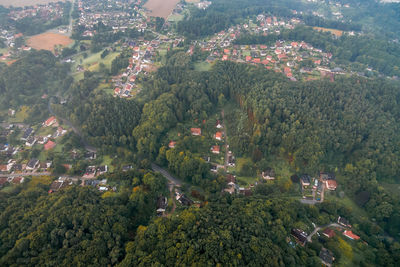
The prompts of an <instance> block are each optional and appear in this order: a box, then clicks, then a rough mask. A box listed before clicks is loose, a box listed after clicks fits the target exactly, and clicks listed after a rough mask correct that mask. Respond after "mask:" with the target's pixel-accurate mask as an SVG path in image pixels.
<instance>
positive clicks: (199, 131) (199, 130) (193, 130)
mask: <svg viewBox="0 0 400 267" xmlns="http://www.w3.org/2000/svg"><path fill="white" fill-rule="evenodd" d="M190 132H191V133H192V134H193V135H201V129H200V128H190Z"/></svg>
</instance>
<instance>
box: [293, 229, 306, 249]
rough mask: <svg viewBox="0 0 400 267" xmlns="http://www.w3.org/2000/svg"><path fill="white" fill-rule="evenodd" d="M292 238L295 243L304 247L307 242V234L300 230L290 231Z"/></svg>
mask: <svg viewBox="0 0 400 267" xmlns="http://www.w3.org/2000/svg"><path fill="white" fill-rule="evenodd" d="M291 234H292V236H293V237H294V238H295V239H296V241H297V242H298V243H299V244H300V245H302V246H304V245H305V243H306V242H307V233H306V232H304V231H302V230H300V229H292V231H291Z"/></svg>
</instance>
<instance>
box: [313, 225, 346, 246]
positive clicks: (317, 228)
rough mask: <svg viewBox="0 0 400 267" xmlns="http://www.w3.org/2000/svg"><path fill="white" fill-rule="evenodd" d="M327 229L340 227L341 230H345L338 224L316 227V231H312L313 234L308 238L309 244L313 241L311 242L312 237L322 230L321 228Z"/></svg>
mask: <svg viewBox="0 0 400 267" xmlns="http://www.w3.org/2000/svg"><path fill="white" fill-rule="evenodd" d="M326 227H339V228H344V227H343V226H341V225H339V224H337V223H331V224H328V225H322V226H317V227H315V229H314V231H312V233H311V234H309V235H308V236H307V242H312V241H311V239H312V237H313V236H314V235H315V234H316V233H317V232H318V231H319V230H321V228H326Z"/></svg>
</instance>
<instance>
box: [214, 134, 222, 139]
mask: <svg viewBox="0 0 400 267" xmlns="http://www.w3.org/2000/svg"><path fill="white" fill-rule="evenodd" d="M215 139H217V140H219V141H221V140H222V133H221V132H217V133H216V134H215Z"/></svg>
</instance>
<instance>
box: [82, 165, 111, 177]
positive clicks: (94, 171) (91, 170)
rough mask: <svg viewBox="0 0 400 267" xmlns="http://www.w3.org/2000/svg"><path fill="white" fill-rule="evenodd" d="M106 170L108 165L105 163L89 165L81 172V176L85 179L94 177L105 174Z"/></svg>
mask: <svg viewBox="0 0 400 267" xmlns="http://www.w3.org/2000/svg"><path fill="white" fill-rule="evenodd" d="M107 172H108V166H107V165H102V166H98V167H96V166H89V167H87V168H86V170H85V173H84V174H83V176H82V178H85V179H94V178H96V177H97V176H100V175H102V174H105V173H107Z"/></svg>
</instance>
